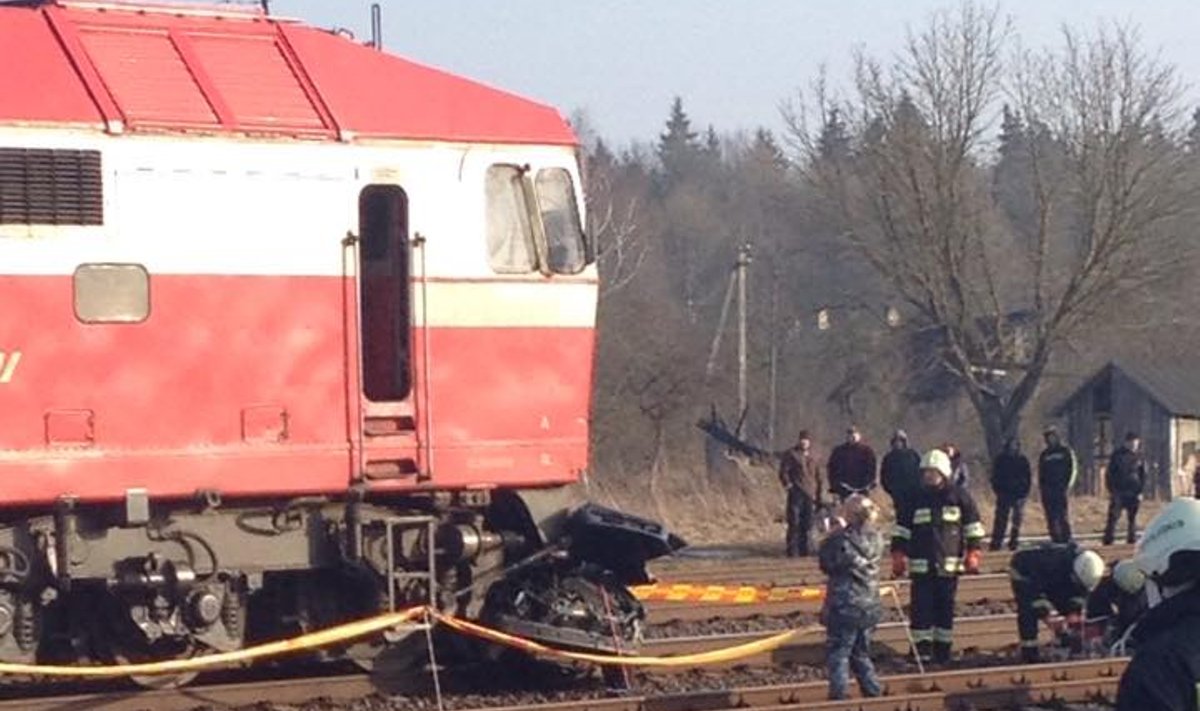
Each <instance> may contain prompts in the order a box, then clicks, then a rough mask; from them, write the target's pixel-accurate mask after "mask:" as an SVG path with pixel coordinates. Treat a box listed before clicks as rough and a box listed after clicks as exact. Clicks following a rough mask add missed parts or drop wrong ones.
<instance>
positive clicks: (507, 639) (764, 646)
mask: <svg viewBox="0 0 1200 711" xmlns="http://www.w3.org/2000/svg"><path fill="white" fill-rule="evenodd" d="M433 614H434V616H435V617H437V619H438V620H440V621H441V622H442V623H444V624H445V625H446V626H447V627H450V628H451V629H455V630H458V631H459V632H462V633H464V634H468V635H471V636H473V637H479V638H481V639H486V640H488V641H489V642H496V643H497V644H503V645H505V646H507V647H512V648H513V649H519V650H521V651H523V652H528V653H530V654H540V655H543V656H547V657H557V658H560V659H570V660H572V661H578V662H592V663H594V664H603V665H605V666H620V667H684V666H699V665H703V664H719V663H721V662H731V661H735V660H738V659H742V658H744V657H749V656H753V655H755V654H762V653H764V652H771V651H774V650H776V649H779V648H780V647H782V646H783V645H785V644H787V643H788V642H790V641H791V640H792V639H794V638H796V637H802V636H804V635H806V634H810V633H812V632H815V631H818V630H820V629H821V625H811V626H809V627H804V628H801V629H795V630H788V631H787V632H782V633H779V634H775V635H772V636H770V637H766V638H764V639H759V640H755V641H753V642H746V643H744V644H738V645H734V646H732V647H725V648H723V649H713V650H709V651H707V652H700V653H698V654H687V655H683V656H678V657H640V656H623V655H616V654H589V653H587V652H569V651H567V650H564V649H555V648H553V647H547V646H546V645H544V644H540V643H538V642H534V641H532V640H528V639H524V638H521V637H514V636H513V635H510V634H506V633H504V632H499V631H497V630H494V629H491V628H488V627H484V626H483V625H479V624H476V623H474V622H468V621H466V620H461V619H458V618H457V617H451V616H449V615H443V614H441V613H437V612H435V613H433Z"/></svg>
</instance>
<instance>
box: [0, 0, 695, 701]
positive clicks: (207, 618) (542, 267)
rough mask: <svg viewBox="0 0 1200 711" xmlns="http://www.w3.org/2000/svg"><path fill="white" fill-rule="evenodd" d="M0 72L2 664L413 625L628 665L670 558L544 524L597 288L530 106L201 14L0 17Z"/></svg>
mask: <svg viewBox="0 0 1200 711" xmlns="http://www.w3.org/2000/svg"><path fill="white" fill-rule="evenodd" d="M130 58H135V59H136V61H131V60H130ZM0 64H3V65H4V66H18V65H20V66H22V67H23V69H22V71H21V72H20V73H16V72H6V73H2V74H0V300H2V301H3V302H4V303H7V304H19V305H20V306H19V308H16V309H9V310H8V311H7V312H6V314H5V315H4V316H0V402H2V403H3V407H0V477H3V481H4V482H5V487H4V489H3V490H2V491H0V660H3V661H24V662H29V661H37V660H40V659H48V658H55V659H76V658H83V657H87V658H93V659H94V658H107V659H112V660H130V659H151V658H153V659H161V658H178V657H185V656H190V655H194V654H198V653H201V654H202V653H205V652H208V651H212V650H220V651H228V650H234V649H239V648H242V647H245V646H247V645H250V644H253V643H255V642H257V641H262V640H267V639H275V638H280V637H283V636H286V635H289V634H294V633H296V632H301V631H307V630H311V629H314V628H320V627H323V626H327V625H329V624H333V623H335V622H338V621H343V620H347V619H350V618H354V617H361V616H365V615H369V614H372V613H376V612H381V611H387V610H395V609H399V608H402V607H407V606H410V605H414V604H425V603H431V604H434V605H436V606H438V607H440V608H442V609H447V610H451V611H454V612H456V613H459V614H464V615H470V616H476V617H482V618H484V619H485V620H487V621H488V622H490V623H491V624H493V625H494V626H496V627H499V628H501V629H503V630H505V631H509V632H512V633H514V634H518V635H522V636H526V637H531V638H534V639H538V640H541V641H545V642H549V643H552V644H556V645H563V646H568V647H572V648H580V649H605V650H613V651H615V650H618V649H621V650H628V649H630V648H632V646H633V645H634V644H635V643H636V639H637V637H638V626H639V624H640V620H641V618H642V610H641V607H640V605H639V604H638V603H637V601H636V600H634V599H633V598H632V596H630V595H629V593H628V591H627V590H626V585H628V584H630V583H633V582H640V581H642V580H644V579H645V568H644V564H645V561H646V560H648V559H650V558H653V557H656V556H659V555H663V554H667V553H670V552H671V551H673V550H675V549H677V548H678V547H680V546H681V545H682V542H681V541H679V540H678V539H677V538H675V537H674V536H671V535H670V534H669V533H668V532H666V531H665V530H664V529H663V528H662V527H661V526H659V525H657V524H654V523H652V522H648V521H644V520H641V519H637V518H635V517H631V516H628V515H625V514H622V513H620V512H616V511H611V510H608V509H604V508H601V507H597V506H594V505H590V504H583V503H579V502H575V501H572V500H570V498H569V493H570V490H571V486H572V485H573V484H575V483H577V482H578V480H579V478H580V475H581V473H582V471H583V469H584V467H585V466H586V463H587V446H588V429H587V428H588V408H589V404H590V391H591V368H592V358H593V348H594V342H595V310H596V295H597V275H596V270H595V265H594V263H593V259H592V257H593V254H592V247H593V246H592V245H591V244H590V243H589V241H588V240H587V238H586V235H585V232H584V230H583V220H582V215H581V210H580V206H581V205H582V204H583V201H582V193H581V188H580V181H579V172H578V160H577V156H576V149H575V143H576V139H575V137H574V135H573V134H572V132H571V130H570V128H569V127H568V126H567V124H566V123H565V122H564V121H563V119H562V118H561V116H560V115H559V114H558V113H557V112H556V111H554V110H552V109H549V108H547V107H544V106H541V105H538V104H535V103H533V102H530V101H527V100H524V99H521V98H518V97H515V96H512V95H510V94H506V93H504V92H500V91H497V90H494V89H491V88H488V87H484V86H481V85H479V84H475V83H473V82H470V81H468V80H466V79H462V78H460V77H456V76H453V75H450V74H446V73H444V72H440V71H437V70H433V69H430V68H427V67H423V66H420V65H417V64H413V63H411V62H408V61H406V60H403V59H400V58H398V57H394V56H391V55H388V54H385V53H382V52H379V51H377V50H375V49H371V48H369V47H365V46H362V45H360V44H358V43H356V42H354V41H352V40H350V39H347V38H345V37H343V36H339V35H335V34H332V33H329V32H324V31H321V30H318V29H314V28H311V27H306V26H304V25H303V24H300V23H297V22H292V21H287V20H282V19H279V18H275V17H269V16H266V15H263V14H262V13H261V12H259V11H257V10H246V9H239V8H237V7H231V6H229V5H221V6H217V7H205V6H201V5H195V4H186V5H184V4H173V5H155V4H152V3H142V2H137V3H131V2H114V3H112V4H108V5H105V4H103V3H98V2H92V1H89V2H72V1H71V0H57V1H56V2H51V1H49V0H48V1H47V2H43V3H29V2H23V3H20V4H13V5H6V4H4V3H0ZM389 639H390V641H392V642H398V641H401V640H402V639H403V634H391V635H390V636H389ZM386 648H387V645H386V644H384V640H383V639H377V640H370V641H367V642H363V643H360V644H356V645H353V646H351V647H349V648H344V649H338V650H326V651H325V652H324V654H326V655H328V656H340V657H348V658H350V659H353V660H355V661H357V662H359V663H360V664H362V665H363V666H367V667H369V666H371V665H373V664H374V662H375V660H376V658H377V656H378V655H379V654H380V653H381V652H382V651H384V650H385V649H386ZM393 650H394V647H393ZM148 681H149V680H148ZM175 681H179V680H178V679H176V680H175Z"/></svg>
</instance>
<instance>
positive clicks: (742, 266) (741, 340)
mask: <svg viewBox="0 0 1200 711" xmlns="http://www.w3.org/2000/svg"><path fill="white" fill-rule="evenodd" d="M749 266H750V245H748V244H743V245H742V246H741V247H740V248H739V249H738V258H737V282H738V417H739V418H744V417H745V416H746V277H747V273H748V272H747V267H749Z"/></svg>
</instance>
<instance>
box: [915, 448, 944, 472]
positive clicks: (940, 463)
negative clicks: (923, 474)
mask: <svg viewBox="0 0 1200 711" xmlns="http://www.w3.org/2000/svg"><path fill="white" fill-rule="evenodd" d="M921 468H922V469H933V470H935V471H937V472H940V473H941V475H942V476H944V477H946V478H949V477H950V455H948V454H946V453H945V452H943V451H942V450H940V449H931V450H929V451H928V452H926V453H925V456H924V457H921Z"/></svg>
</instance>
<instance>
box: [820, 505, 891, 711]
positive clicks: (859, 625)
mask: <svg viewBox="0 0 1200 711" xmlns="http://www.w3.org/2000/svg"><path fill="white" fill-rule="evenodd" d="M878 516H879V511H878V509H877V508H876V506H875V504H874V503H873V502H872V501H871V500H870V499H868V498H867V497H865V496H863V495H861V494H854V495H852V496H850V497H848V498H847V499H846V502H845V504H843V511H842V516H841V518H842V519H843V520H844V521H845V525H844V526H842V527H840V528H837V529H836V530H834V531H833V533H831V534H830V535H829V537H828V538H826V539H825V541H824V542H822V543H821V547H820V549H819V551H818V558H819V560H820V564H821V571H822V572H824V573H825V574H826V575H827V576H829V582H828V583H827V584H826V586H825V604H824V607H822V609H821V623H822V624H824V625H825V629H826V642H825V661H826V663H827V665H828V667H829V698H830V699H845V698H847V694H848V693H849V687H850V671H851V670H853V671H854V676H855V678H857V679H858V685H859V688H860V689H862V693H863V696H879V695H880V693H882V687H881V686H880V683H879V677H878V675H877V674H876V673H875V665H874V664H872V663H871V633H872V631H873V630H874V629H875V626H876V625H878V624H879V620H880V618H881V617H882V616H883V605H882V604H881V603H880V601H879V560H880V558H881V557H882V556H883V538H882V537H881V536H880V535H879V533H878V532H877V531H876V530H875V527H874V523H875V520H876V518H878Z"/></svg>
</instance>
